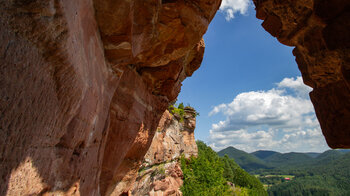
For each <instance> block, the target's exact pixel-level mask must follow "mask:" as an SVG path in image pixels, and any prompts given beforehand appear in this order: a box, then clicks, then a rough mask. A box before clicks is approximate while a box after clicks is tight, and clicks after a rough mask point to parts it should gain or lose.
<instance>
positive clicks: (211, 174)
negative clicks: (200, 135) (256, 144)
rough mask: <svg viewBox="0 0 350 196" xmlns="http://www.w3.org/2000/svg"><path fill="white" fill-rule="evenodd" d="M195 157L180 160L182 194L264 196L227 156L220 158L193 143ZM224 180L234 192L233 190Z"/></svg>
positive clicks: (200, 145) (254, 179)
mask: <svg viewBox="0 0 350 196" xmlns="http://www.w3.org/2000/svg"><path fill="white" fill-rule="evenodd" d="M197 146H198V157H197V158H191V159H189V160H187V159H185V158H181V167H182V171H183V174H184V183H183V186H182V187H181V191H182V193H183V194H184V196H186V195H191V196H192V195H194V196H196V195H201V196H202V195H204V196H206V195H208V196H216V195H220V196H221V195H222V196H225V195H242V196H244V195H257V196H260V195H267V193H266V191H265V190H264V188H263V185H262V184H261V183H260V182H259V180H258V179H257V178H255V177H254V176H251V175H249V174H248V173H247V172H245V171H244V170H243V169H241V168H240V167H239V166H238V165H237V164H236V163H235V162H234V161H233V160H232V159H229V158H228V157H227V156H226V157H224V158H220V157H219V156H218V155H217V153H216V152H214V151H213V150H212V149H211V148H210V147H208V146H207V145H205V144H204V143H203V142H201V141H197ZM227 181H229V182H232V183H234V184H235V185H236V186H237V187H239V188H238V189H235V190H233V189H232V188H231V187H230V186H228V185H227Z"/></svg>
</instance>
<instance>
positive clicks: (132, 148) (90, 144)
mask: <svg viewBox="0 0 350 196" xmlns="http://www.w3.org/2000/svg"><path fill="white" fill-rule="evenodd" d="M219 4H220V0H216V1H210V0H205V1H198V0H197V1H176V2H175V1H158V0H157V1H155V0H152V1H141V0H134V1H129V0H128V1H126V0H117V1H115V0H113V1H111V0H95V1H92V0H75V1H71V0H55V1H54V0H48V1H40V0H31V1H20V0H4V1H2V2H1V4H0V43H1V44H0V57H1V58H0V65H1V68H0V114H1V118H0V139H1V142H0V165H1V169H0V195H38V194H43V195H45V194H54V195H59V194H66V195H109V194H112V195H113V194H114V195H118V194H119V193H117V192H115V190H123V188H120V189H115V187H125V189H128V187H129V186H130V185H129V184H128V182H132V181H133V178H134V176H135V175H133V172H135V171H137V168H138V167H139V164H140V163H141V160H142V158H143V156H144V154H145V153H146V151H147V149H148V146H149V145H150V143H151V140H152V138H153V135H154V132H155V130H156V127H157V124H158V121H159V119H160V117H161V114H162V113H163V112H164V110H165V109H166V108H167V106H168V104H169V102H171V101H173V100H174V99H175V98H176V97H177V94H178V92H179V91H180V87H181V82H182V81H183V80H184V79H185V78H186V77H187V76H191V74H192V73H193V72H194V71H195V70H196V69H197V68H198V67H199V65H200V62H201V59H202V57H203V52H204V43H203V41H202V36H203V34H204V32H205V31H206V29H207V26H208V24H209V22H210V20H211V19H212V18H213V17H214V14H215V12H216V10H217V9H218V7H219Z"/></svg>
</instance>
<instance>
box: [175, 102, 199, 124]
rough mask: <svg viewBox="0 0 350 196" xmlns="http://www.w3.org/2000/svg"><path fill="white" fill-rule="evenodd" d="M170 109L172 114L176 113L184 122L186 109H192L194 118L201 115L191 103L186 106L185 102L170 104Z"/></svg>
mask: <svg viewBox="0 0 350 196" xmlns="http://www.w3.org/2000/svg"><path fill="white" fill-rule="evenodd" d="M168 110H169V112H170V113H171V114H172V115H176V116H177V117H179V118H180V119H179V120H180V122H183V120H184V117H185V110H192V111H193V117H194V118H195V117H196V116H199V113H198V112H197V111H196V110H195V109H194V108H193V107H191V106H190V105H189V104H188V105H187V106H186V107H185V106H184V104H183V103H179V104H175V105H170V106H169V107H168Z"/></svg>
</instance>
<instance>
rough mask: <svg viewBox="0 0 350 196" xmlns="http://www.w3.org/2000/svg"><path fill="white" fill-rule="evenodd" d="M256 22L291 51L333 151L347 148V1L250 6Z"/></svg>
mask: <svg viewBox="0 0 350 196" xmlns="http://www.w3.org/2000/svg"><path fill="white" fill-rule="evenodd" d="M254 3H255V6H256V11H257V12H256V17H257V18H259V19H262V20H264V22H263V23H262V26H263V27H264V28H265V30H266V31H268V32H269V33H270V34H271V35H272V36H274V37H276V38H277V39H278V41H280V42H281V43H282V44H285V45H288V46H295V49H294V50H293V54H294V56H295V57H296V61H297V63H298V66H299V69H300V71H301V73H302V77H303V80H304V83H305V84H307V85H309V86H311V87H312V88H313V91H312V92H311V93H310V98H311V101H312V103H313V105H314V107H315V110H316V115H317V118H318V120H319V122H320V124H321V128H322V131H323V135H324V136H325V138H326V140H327V143H328V145H329V146H330V147H332V148H350V36H349V35H350V1H348V0H288V1H284V0H278V1H276V0H254Z"/></svg>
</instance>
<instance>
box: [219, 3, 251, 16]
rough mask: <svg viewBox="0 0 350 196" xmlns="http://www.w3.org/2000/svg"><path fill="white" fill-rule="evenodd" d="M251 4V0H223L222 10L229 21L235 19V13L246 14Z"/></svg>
mask: <svg viewBox="0 0 350 196" xmlns="http://www.w3.org/2000/svg"><path fill="white" fill-rule="evenodd" d="M249 5H250V0H223V1H222V3H221V6H220V11H222V12H223V13H225V15H226V16H225V18H226V20H227V21H229V20H231V19H233V18H234V17H235V16H234V14H236V13H240V14H246V13H247V11H248V7H249Z"/></svg>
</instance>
